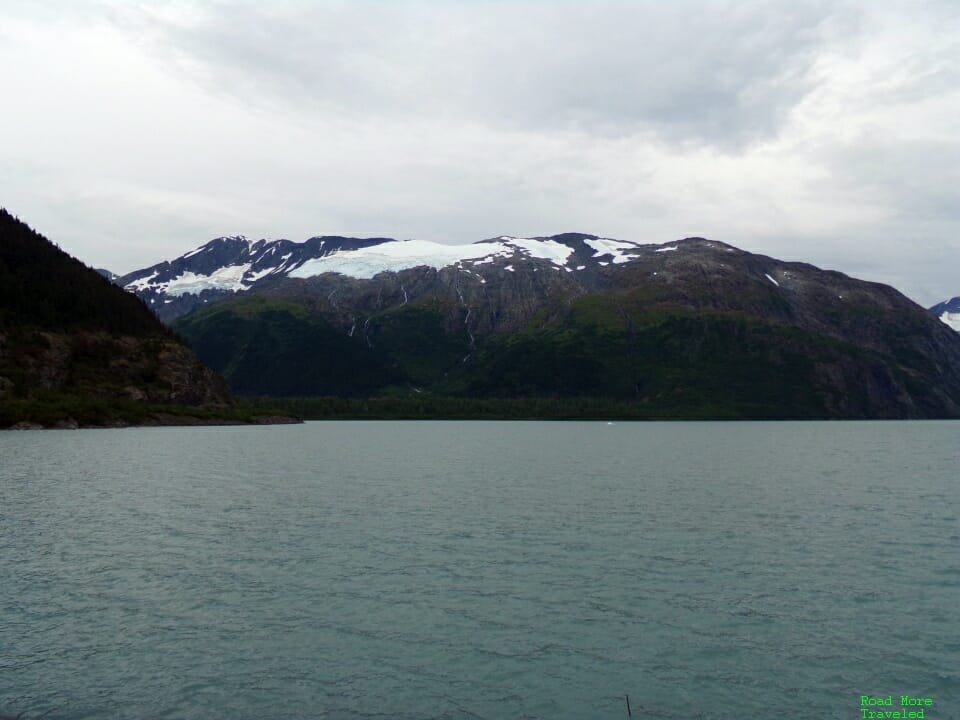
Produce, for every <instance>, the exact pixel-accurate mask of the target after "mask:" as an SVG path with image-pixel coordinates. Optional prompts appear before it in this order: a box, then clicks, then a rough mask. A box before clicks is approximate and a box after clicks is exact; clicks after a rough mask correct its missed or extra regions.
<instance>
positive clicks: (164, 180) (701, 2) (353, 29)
mask: <svg viewBox="0 0 960 720" xmlns="http://www.w3.org/2000/svg"><path fill="white" fill-rule="evenodd" d="M958 29H960V2H957V1H956V0H949V1H943V2H936V1H930V2H926V1H924V0H909V1H905V2H887V1H886V0H858V1H857V2H844V1H843V0H829V1H823V2H819V1H816V0H814V1H811V2H805V1H803V0H770V1H768V2H708V1H707V0H698V1H697V2H677V1H676V0H670V1H669V2H667V1H666V0H663V1H653V0H650V1H649V2H644V1H643V0H632V1H630V2H627V1H623V2H593V1H588V0H576V1H575V0H537V1H528V0H501V1H497V0H434V1H426V0H425V1H422V2H419V1H411V2H407V1H405V0H379V1H375V0H344V1H343V2H332V1H331V2H283V1H280V0H269V1H268V0H262V1H261V2H234V1H231V2H226V1H223V2H214V1H212V0H198V1H196V2H169V3H160V2H136V1H134V0H114V1H110V0H104V1H102V2H99V1H96V0H90V1H86V0H63V1H61V2H57V1H51V2H43V1H42V0H25V1H22V2H21V1H20V0H2V2H0V78H2V93H3V103H2V114H0V118H2V120H0V205H2V206H5V207H7V208H8V209H9V210H10V211H11V212H13V213H14V214H16V215H19V216H20V218H21V219H23V220H24V221H26V222H27V223H29V224H30V225H32V226H33V227H34V228H35V229H37V230H38V231H40V232H42V233H43V234H45V235H46V236H47V237H49V238H50V239H51V240H54V241H55V242H57V243H58V244H59V245H60V246H61V247H62V248H63V249H65V250H66V251H68V252H70V253H71V254H74V255H76V256H77V257H79V258H80V259H81V260H83V261H84V262H86V263H88V264H91V265H95V266H98V267H107V268H110V269H111V270H113V271H115V272H118V273H123V272H128V271H130V270H133V269H136V268H140V267H145V266H147V265H152V264H153V263H155V262H158V261H160V260H164V259H169V258H173V257H176V256H178V255H180V254H182V253H183V252H185V251H187V250H189V249H191V248H193V247H196V246H197V245H199V244H201V243H203V242H205V241H207V240H209V239H211V238H213V237H218V236H222V235H237V234H240V235H247V236H248V237H253V238H261V237H267V238H279V237H284V238H288V239H291V240H296V241H302V240H304V239H306V238H308V237H310V236H313V235H324V234H326V235H333V234H338V235H355V236H370V235H380V236H383V235H386V236H390V237H397V238H419V239H424V240H434V241H439V242H444V243H465V242H473V241H475V240H480V239H483V238H489V237H493V236H497V235H501V234H506V235H519V236H530V235H547V234H553V233H558V232H565V231H580V232H589V233H595V234H598V235H603V236H607V237H616V238H622V239H627V240H634V241H638V242H656V243H661V242H667V241H670V240H674V239H677V238H681V237H687V236H691V235H699V236H704V237H709V238H713V239H716V240H722V241H724V242H728V243H730V244H732V245H736V246H737V247H740V248H743V249H745V250H750V251H754V252H761V253H764V254H767V255H772V256H774V257H779V258H783V259H790V260H804V261H808V262H812V263H814V264H817V265H820V266H821V267H827V268H832V269H837V270H841V271H843V272H846V273H848V274H850V275H853V276H855V277H860V278H864V279H868V280H876V281H880V282H886V283H890V284H892V285H894V286H895V287H897V288H898V289H900V290H901V291H903V292H904V293H905V294H907V295H908V296H909V297H911V298H913V299H914V300H916V301H917V302H920V303H921V304H923V305H931V304H933V303H934V302H937V301H939V300H942V299H944V298H946V297H951V296H954V295H960V272H958V269H960V132H958V128H960V30H958Z"/></svg>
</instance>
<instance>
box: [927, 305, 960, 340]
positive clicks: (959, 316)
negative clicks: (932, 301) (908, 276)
mask: <svg viewBox="0 0 960 720" xmlns="http://www.w3.org/2000/svg"><path fill="white" fill-rule="evenodd" d="M930 312H932V313H933V314H934V315H935V316H936V317H938V318H940V320H942V321H943V322H944V323H946V324H947V325H948V326H950V327H951V328H953V329H954V330H956V331H957V332H960V297H955V298H952V299H950V300H944V301H943V302H942V303H938V304H936V305H934V306H933V307H932V308H930Z"/></svg>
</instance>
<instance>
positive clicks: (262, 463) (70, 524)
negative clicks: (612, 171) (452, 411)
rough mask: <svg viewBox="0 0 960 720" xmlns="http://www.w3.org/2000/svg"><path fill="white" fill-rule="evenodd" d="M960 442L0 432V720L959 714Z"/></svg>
mask: <svg viewBox="0 0 960 720" xmlns="http://www.w3.org/2000/svg"><path fill="white" fill-rule="evenodd" d="M958 468H960V423H957V422H912V423H906V422H875V423H817V422H808V423H617V424H615V425H608V424H606V423H536V422H530V423H496V422H472V423H466V422H402V423H401V422H324V423H307V424H305V425H303V426H281V427H235V428H145V429H124V430H80V431H37V432H32V431H28V432H8V433H0V713H4V714H11V715H16V714H18V713H21V712H22V713H24V717H25V718H28V719H29V718H35V717H40V716H41V715H43V717H44V718H47V719H48V720H87V719H89V720H94V719H100V718H118V719H123V720H127V719H129V720H141V719H154V718H157V719H160V718H190V719H194V718H195V719H197V720H200V719H201V718H202V719H204V720H228V719H229V720H245V719H248V718H249V719H251V720H252V719H254V718H270V719H281V718H345V719H346V718H365V719H372V718H391V719H393V718H435V719H439V718H530V719H532V718H542V719H544V720H559V719H564V718H570V719H574V718H576V719H580V718H587V719H591V718H598V719H606V718H610V719H615V718H616V719H619V718H625V717H627V707H626V700H625V696H626V695H629V697H630V706H631V708H630V709H631V712H632V715H633V717H637V718H657V719H661V720H670V719H674V718H675V719H681V718H682V719H683V720H689V719H691V718H711V719H723V720H726V719H730V720H733V719H738V720H739V719H747V718H750V719H760V720H762V719H765V718H770V719H774V718H850V719H851V720H853V719H854V718H861V717H863V714H862V712H861V707H860V702H861V696H862V695H870V696H875V697H886V696H888V695H889V696H892V698H893V699H894V702H895V703H896V706H895V707H894V708H892V709H897V706H898V705H899V697H900V696H901V695H910V696H915V697H925V698H931V700H932V703H933V704H932V705H930V706H927V707H926V709H925V717H927V718H933V720H946V719H948V718H960V519H958V518H960V483H958V477H960V472H958Z"/></svg>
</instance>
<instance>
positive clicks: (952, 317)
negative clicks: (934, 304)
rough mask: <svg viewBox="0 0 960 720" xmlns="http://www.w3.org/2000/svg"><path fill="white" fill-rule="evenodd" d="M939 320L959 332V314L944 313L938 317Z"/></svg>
mask: <svg viewBox="0 0 960 720" xmlns="http://www.w3.org/2000/svg"><path fill="white" fill-rule="evenodd" d="M940 320H942V321H943V322H944V323H946V324H947V325H949V326H950V327H952V328H953V329H954V330H956V331H957V332H960V312H955V313H954V312H945V313H943V314H942V315H940Z"/></svg>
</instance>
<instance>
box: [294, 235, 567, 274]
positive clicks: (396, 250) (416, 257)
mask: <svg viewBox="0 0 960 720" xmlns="http://www.w3.org/2000/svg"><path fill="white" fill-rule="evenodd" d="M571 253H573V248H571V247H568V246H567V245H564V244H562V243H558V242H556V241H555V240H540V239H535V238H510V239H509V240H505V239H504V238H500V239H499V240H495V241H492V242H491V241H484V242H479V243H474V244H472V245H443V244H442V243H435V242H430V241H427V240H403V241H397V242H389V243H382V244H380V245H373V246H371V247H364V248H358V249H356V250H341V251H339V252H336V253H332V254H330V255H325V256H324V257H319V258H313V259H311V260H307V261H306V262H305V263H303V265H301V266H300V267H298V268H296V269H295V270H292V271H291V272H289V273H288V275H289V276H290V277H294V278H308V277H314V276H315V275H321V274H323V273H328V272H335V273H340V274H341V275H347V276H348V277H352V278H359V279H366V280H369V279H371V278H373V277H375V276H376V275H378V274H380V273H382V272H399V271H401V270H409V269H410V268H415V267H432V268H434V269H435V270H440V269H441V268H445V267H449V266H451V265H457V264H470V265H485V264H488V263H492V262H493V261H494V260H495V259H497V258H509V257H513V256H515V255H522V256H526V257H532V258H539V259H542V260H548V261H550V262H552V263H553V264H555V265H559V266H563V265H564V264H565V263H566V261H567V258H569V257H570V255H571Z"/></svg>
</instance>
